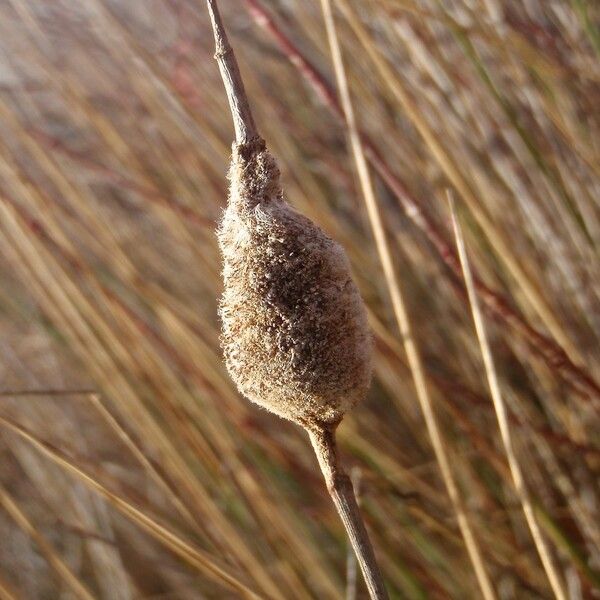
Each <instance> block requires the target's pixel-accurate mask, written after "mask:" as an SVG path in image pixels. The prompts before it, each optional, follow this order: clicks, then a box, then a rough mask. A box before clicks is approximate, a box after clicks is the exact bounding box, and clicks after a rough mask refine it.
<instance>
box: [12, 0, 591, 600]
mask: <svg viewBox="0 0 600 600" xmlns="http://www.w3.org/2000/svg"><path fill="white" fill-rule="evenodd" d="M220 4H221V10H222V12H223V16H224V18H225V19H226V21H227V24H228V29H229V34H230V38H231V41H232V43H233V44H234V45H235V47H236V50H237V55H238V60H239V61H240V63H241V69H242V72H243V75H244V79H245V84H246V89H247V91H248V95H249V96H250V98H251V99H252V106H253V110H254V114H255V117H256V121H257V125H258V127H259V129H260V131H261V133H262V134H263V136H264V137H265V139H266V140H267V142H268V144H269V148H270V149H271V150H272V152H273V154H275V155H276V156H277V157H278V160H279V166H280V168H281V170H282V181H283V185H284V187H285V190H286V194H287V197H288V199H289V201H290V202H291V203H292V204H293V205H294V206H296V207H297V208H298V209H299V210H300V211H302V212H303V213H304V214H306V215H307V216H309V217H310V218H311V219H312V220H314V221H315V222H317V223H319V224H320V225H321V226H322V227H323V228H324V229H325V230H326V231H327V232H328V233H329V234H330V235H331V236H332V237H333V238H335V239H336V240H338V241H339V242H341V243H342V244H343V246H344V247H345V249H346V251H347V253H348V255H349V257H350V259H351V262H352V267H353V270H354V275H355V279H356V281H357V283H358V285H359V287H360V289H361V292H362V294H363V296H364V298H365V300H366V302H367V305H368V310H369V319H370V322H371V326H372V329H373V331H374V336H375V378H374V382H373V385H372V388H371V391H370V393H369V396H368V399H367V400H366V401H365V402H364V403H362V404H361V405H359V406H358V407H357V408H356V409H355V410H354V411H352V412H350V413H349V414H348V415H347V416H346V418H345V419H344V423H343V425H341V426H340V428H339V430H338V439H339V444H340V447H341V450H342V454H343V456H344V458H345V459H346V462H347V466H348V467H352V468H353V473H354V474H355V475H356V477H358V478H359V479H360V490H361V504H362V511H363V514H364V517H365V520H366V522H367V526H368V528H369V530H370V533H371V537H372V540H373V545H374V546H375V548H376V551H377V555H378V559H379V562H380V565H381V568H382V571H383V574H384V577H385V580H386V584H387V587H388V589H389V592H390V595H391V596H392V597H394V598H436V599H437V598H456V599H458V598H461V599H462V598H478V597H480V596H481V591H480V585H479V584H478V577H476V575H475V571H474V568H473V561H472V558H473V557H472V553H470V552H467V550H466V548H465V543H464V541H463V535H464V527H463V526H462V525H461V526H460V527H459V520H458V519H457V514H456V509H457V507H458V509H459V510H461V509H464V516H465V517H466V519H467V521H468V523H469V526H470V528H471V530H472V532H473V534H474V537H475V540H476V544H477V546H478V551H479V552H478V554H479V558H481V560H482V562H483V568H484V570H485V572H486V573H487V575H488V577H489V579H490V581H491V582H492V586H493V590H494V591H493V593H494V594H496V595H497V597H498V598H500V599H505V598H506V599H511V598H515V599H519V600H520V599H529V598H551V597H553V595H554V592H556V589H557V588H556V586H555V585H552V586H551V583H550V581H549V578H548V573H547V571H548V569H547V568H546V569H545V568H544V566H543V564H542V561H541V560H540V557H539V552H538V550H539V544H538V545H537V548H536V544H535V543H534V539H533V537H532V535H531V531H530V527H531V520H530V519H527V520H526V518H525V516H524V513H523V510H522V502H525V504H526V503H527V502H529V505H530V507H531V511H530V514H529V516H530V517H531V516H532V515H533V518H534V521H535V522H536V523H537V524H539V529H540V531H541V536H542V538H543V542H544V543H545V545H546V547H547V548H548V549H549V553H550V556H549V557H548V558H549V559H550V561H551V563H553V565H554V573H555V575H557V576H558V579H559V581H558V586H559V588H562V589H564V590H565V593H566V596H567V597H569V598H573V599H579V598H595V597H598V596H599V595H600V592H599V591H598V590H599V589H600V491H599V486H598V477H599V474H600V425H599V424H600V419H599V416H598V412H599V411H600V385H599V380H600V375H599V373H600V344H599V341H600V340H599V338H600V261H599V260H598V247H599V245H600V202H599V198H600V111H599V110H598V106H600V30H599V25H598V23H599V19H600V14H599V10H598V6H597V4H595V3H594V2H593V1H592V0H530V1H528V2H526V3H523V5H521V3H517V2H512V1H510V0H453V1H452V2H442V1H441V0H440V1H436V0H369V1H366V0H365V1H359V0H334V1H333V2H332V5H333V8H334V17H335V26H336V28H337V35H338V36H339V39H340V43H341V51H342V54H343V57H344V63H345V68H346V70H345V74H344V75H345V76H346V77H347V80H348V86H349V91H350V95H351V102H352V106H353V108H354V112H355V114H356V125H357V127H358V128H359V129H360V132H356V131H355V135H354V136H353V139H354V142H355V143H354V144H353V150H354V153H353V152H351V151H350V149H349V146H348V143H347V140H348V131H349V129H350V131H352V122H350V128H348V126H347V125H346V121H345V120H344V110H343V109H342V104H341V103H340V102H339V101H338V99H337V92H336V85H335V82H336V76H335V74H334V68H333V65H332V62H331V51H330V46H329V44H328V38H327V35H326V30H325V25H324V22H323V15H322V12H321V6H320V3H319V2H317V1H316V0H312V1H310V2H291V1H290V0H278V1H276V2H269V3H267V2H266V1H263V0H237V1H235V2H234V1H233V0H222V1H221V3H220ZM265 11H267V12H265ZM0 50H1V52H0V252H1V255H0V269H1V277H2V285H1V286H0V311H1V312H0V331H1V333H2V338H1V344H2V346H1V354H0V355H1V361H0V392H1V395H0V453H1V460H0V540H1V543H0V598H2V599H4V598H25V599H30V598H31V599H38V598H39V599H46V598H48V599H54V598H62V597H65V598H67V597H76V598H107V599H111V600H112V599H116V600H121V599H130V598H132V599H133V598H147V599H150V598H155V599H157V600H158V599H159V598H160V599H167V598H168V599H171V598H177V599H179V598H182V599H183V598H219V599H221V598H239V597H254V598H257V597H260V598H286V599H287V598H290V599H296V598H297V599H308V598H332V599H333V598H340V597H344V595H345V594H346V593H347V592H348V597H353V589H354V587H355V582H354V577H356V570H355V569H353V568H352V561H351V560H349V561H348V562H349V567H350V568H348V569H347V553H348V549H347V541H346V537H345V533H344V529H343V526H342V525H341V523H340V522H339V520H338V517H337V515H336V514H335V512H334V511H333V510H332V508H331V505H330V502H329V499H328V498H327V494H326V492H325V490H324V488H323V485H322V481H321V478H320V475H319V474H318V471H317V465H316V460H315V458H314V456H313V454H312V450H311V448H310V445H309V443H308V440H307V439H306V437H305V435H303V433H302V432H301V431H299V430H298V429H297V428H296V427H294V426H293V425H292V424H290V423H287V422H284V421H282V420H280V419H278V418H276V417H274V416H273V415H270V414H268V413H266V412H264V411H261V410H260V409H258V408H256V407H254V406H252V405H251V404H250V403H248V402H247V401H245V400H244V399H243V398H241V397H240V396H239V395H238V393H237V392H236V391H235V387H234V385H233V384H232V382H231V381H230V379H229V377H228V376H227V373H226V371H225V368H224V365H223V359H222V355H221V351H220V349H219V344H218V331H219V323H218V320H217V298H218V296H219V294H220V292H221V283H220V268H221V266H220V257H219V253H218V248H217V243H216V236H215V226H216V222H217V220H218V219H219V218H220V216H221V213H222V211H223V209H224V206H225V198H226V188H227V182H226V180H225V177H224V175H225V173H226V170H227V164H228V161H229V153H230V143H231V140H232V137H233V135H232V127H231V117H230V115H229V111H228V109H227V104H226V99H225V94H224V92H223V86H222V83H221V79H220V76H219V72H218V69H217V67H216V65H215V63H214V61H213V59H212V54H213V39H212V34H211V31H210V24H209V21H208V16H207V12H206V7H205V4H204V2H203V1H200V0H144V2H134V1H130V2H127V1H125V0H83V1H82V2H77V3H74V2H67V1H66V0H59V1H55V2H47V1H44V0H0ZM339 75H340V73H339V72H338V79H339ZM346 108H347V106H346ZM357 140H358V147H357V144H356V141H357ZM363 152H364V156H365V158H366V160H367V161H368V163H369V166H370V175H371V178H372V182H371V183H372V187H373V191H374V194H373V198H374V200H375V202H376V205H377V206H376V208H377V210H378V211H379V214H380V217H381V219H380V221H381V223H382V224H383V226H384V228H385V231H384V232H383V238H384V239H383V242H385V245H386V246H387V249H388V250H387V251H388V253H389V256H390V258H391V260H392V262H393V272H392V275H394V274H395V276H396V278H397V280H398V282H399V283H400V285H401V288H402V292H403V293H402V299H403V301H404V304H405V306H404V308H405V312H406V314H407V315H408V319H409V322H408V324H409V327H410V330H411V332H412V336H413V337H412V338H410V339H411V340H412V341H414V342H415V346H416V348H417V349H418V350H417V354H418V357H417V358H418V363H420V364H421V365H422V368H423V378H422V379H423V381H422V383H424V385H425V386H426V390H427V392H426V393H427V394H428V396H429V400H430V402H431V405H432V406H433V408H434V411H435V415H434V416H435V417H437V419H436V422H437V424H438V425H439V431H440V432H441V434H442V436H443V440H444V441H443V446H444V447H443V450H444V452H445V456H446V457H447V459H448V463H449V465H450V467H451V471H452V476H453V478H454V479H455V483H456V487H457V491H458V504H456V502H451V500H450V498H449V496H448V493H447V481H446V480H445V478H444V477H442V474H441V472H440V469H439V466H438V462H437V461H436V455H437V456H438V457H439V452H438V450H439V448H437V447H436V444H435V443H434V444H433V445H432V441H431V437H430V435H429V433H428V426H426V423H425V421H424V418H423V412H422V410H421V405H420V404H419V401H418V400H417V392H416V391H415V386H414V384H413V375H414V373H415V368H414V367H415V363H414V360H409V359H407V355H406V353H405V347H407V344H406V342H407V339H406V336H402V335H401V334H400V332H399V329H398V323H397V317H398V311H397V305H396V302H395V301H394V294H395V292H394V291H393V289H392V290H390V283H391V284H392V288H393V279H394V277H392V279H390V273H389V272H387V273H386V277H384V270H383V269H382V266H381V260H380V259H381V258H382V253H381V244H380V243H378V244H377V245H376V244H375V242H374V237H373V230H372V225H373V219H372V216H373V213H372V208H373V207H371V208H370V209H368V208H367V207H368V202H367V204H365V201H364V200H363V195H364V194H365V191H367V197H368V186H366V187H365V180H364V177H362V178H361V179H360V180H359V178H358V177H357V176H356V169H355V164H354V157H357V156H358V157H360V155H361V153H363ZM358 162H359V164H360V158H359V159H358ZM362 175H363V176H364V172H363V173H362ZM448 188H453V189H454V191H455V197H456V204H457V212H458V216H459V219H460V222H461V224H462V228H463V231H464V236H465V243H466V248H467V252H468V256H469V259H470V263H471V267H472V269H473V272H474V286H473V289H475V290H476V292H477V297H478V300H479V303H480V305H481V308H482V315H483V320H484V321H485V328H486V330H487V338H488V340H489V346H490V349H491V357H490V356H489V355H487V358H486V363H485V366H486V367H487V370H486V368H484V362H483V360H482V353H481V348H480V343H479V342H478V336H477V334H476V330H475V327H474V324H473V316H472V312H471V311H472V303H471V302H470V301H469V296H468V295H467V289H466V288H465V285H464V282H463V277H462V269H461V262H460V261H459V256H458V253H457V250H456V243H455V240H454V233H453V229H452V224H451V219H450V213H449V210H448V204H447V201H446V193H447V189H448ZM367 199H368V198H367ZM380 233H381V232H380ZM381 241H382V240H381V239H380V240H379V242H381ZM384 262H385V261H384ZM473 289H472V290H471V294H470V296H471V299H473V293H472V292H473ZM390 291H391V292H392V295H391V296H390ZM476 314H477V313H476ZM400 325H401V326H402V323H400ZM479 340H480V341H481V342H482V344H483V347H484V348H485V341H484V340H483V341H482V337H481V331H480V336H479ZM408 346H410V344H408ZM413 358H414V357H413ZM490 358H491V359H492V360H491V361H490ZM417 366H418V365H417ZM496 378H497V384H498V385H497V386H496V385H495V379H496ZM417 379H418V377H417ZM488 380H489V381H490V383H491V384H492V386H491V387H492V390H493V397H494V402H495V403H496V404H495V403H494V402H493V401H492V394H491V393H490V387H489V386H488ZM25 391H29V392H31V393H29V394H26V393H24V392H25ZM65 391H70V393H64V392H65ZM61 392H62V393H61ZM421 392H422V390H421ZM419 397H421V395H419ZM498 402H500V405H499V404H498ZM502 403H503V404H505V405H506V409H507V410H506V420H505V422H504V424H505V425H508V433H509V439H508V442H509V444H508V446H507V443H506V442H507V437H506V435H505V434H506V427H504V430H503V435H502V436H501V435H500V429H499V426H498V419H497V412H496V411H495V409H494V407H495V405H496V409H498V407H499V406H501V405H502ZM499 416H500V417H501V416H502V413H501V410H500V412H499ZM500 423H503V421H502V419H500ZM428 425H430V423H428ZM430 430H431V428H430V427H429V431H430ZM507 447H508V448H509V454H510V456H511V457H512V458H511V464H510V465H509V462H508V461H507V455H506V448H507ZM515 459H516V461H517V463H518V468H520V470H521V471H522V474H523V476H524V479H525V483H526V484H527V489H528V493H526V494H525V495H523V494H522V493H519V494H518V493H516V492H515V485H514V480H515V479H514V473H515V471H514V468H513V467H514V466H515V465H514V464H512V462H513V461H514V460H515ZM445 483H446V485H445ZM528 521H529V526H528ZM461 532H462V533H463V535H461ZM538 541H539V540H538ZM470 554H471V560H470V556H469V555H470ZM551 570H552V569H551ZM353 573H354V575H353ZM479 579H481V578H479ZM479 583H480V582H479ZM362 586H363V584H362V582H361V581H360V577H359V581H358V583H357V587H358V591H357V596H358V597H363V596H364V594H365V591H364V588H363V587H362ZM553 588H554V592H553Z"/></svg>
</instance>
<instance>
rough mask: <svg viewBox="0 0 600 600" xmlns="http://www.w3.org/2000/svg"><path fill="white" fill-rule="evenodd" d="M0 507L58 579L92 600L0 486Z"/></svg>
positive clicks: (83, 598)
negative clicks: (25, 535)
mask: <svg viewBox="0 0 600 600" xmlns="http://www.w3.org/2000/svg"><path fill="white" fill-rule="evenodd" d="M0 505H1V506H2V508H4V510H5V511H6V512H7V513H8V514H9V515H10V517H11V519H13V521H14V522H15V523H16V524H17V525H18V526H19V528H20V529H22V530H23V531H24V532H25V533H26V534H27V535H29V536H30V537H31V539H32V540H33V541H34V542H35V543H36V544H37V546H38V548H39V549H40V551H41V553H42V554H43V555H44V558H45V559H46V560H47V561H48V564H49V565H50V566H51V567H52V569H53V570H54V572H55V573H56V575H57V576H58V578H59V579H60V580H61V581H62V582H63V583H64V584H65V585H66V586H67V587H68V588H69V589H70V590H71V592H72V593H73V594H74V595H75V596H76V597H77V598H80V599H81V600H94V595H93V594H92V593H91V592H90V591H89V590H88V589H87V587H86V586H85V585H84V584H83V583H82V582H81V581H79V579H77V577H76V576H75V575H74V573H73V571H71V569H69V567H68V566H67V565H66V564H65V562H64V561H63V560H62V558H60V556H58V554H57V553H56V551H55V550H54V548H53V547H52V545H51V544H50V542H48V540H47V539H46V538H45V537H44V536H43V535H42V534H41V533H40V532H39V531H38V530H37V529H36V528H35V526H34V525H33V524H32V523H31V521H30V520H29V518H28V517H27V515H25V513H24V512H23V511H22V510H21V509H20V508H19V505H18V504H17V502H16V501H15V500H14V499H13V497H12V496H11V495H10V494H9V493H8V491H7V490H5V489H4V488H3V487H2V486H0Z"/></svg>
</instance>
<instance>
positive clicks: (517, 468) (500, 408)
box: [448, 192, 567, 600]
mask: <svg viewBox="0 0 600 600" xmlns="http://www.w3.org/2000/svg"><path fill="white" fill-rule="evenodd" d="M448 201H449V203H450V212H451V213H452V224H453V226H454V235H455V237H456V245H457V247H458V255H459V257H460V262H461V265H462V269H463V273H464V278H465V285H466V287H467V292H468V294H469V303H470V305H471V312H472V314H473V321H474V322H475V330H476V332H477V339H478V341H479V346H480V348H481V355H482V357H483V363H484V366H485V373H486V376H487V380H488V384H489V386H490V393H491V395H492V400H493V402H494V409H495V411H496V417H497V419H498V426H499V428H500V434H501V436H502V443H503V445H504V450H505V452H506V457H507V458H508V465H509V467H510V472H511V475H512V479H513V482H514V485H515V490H516V492H517V496H518V497H519V500H520V502H521V506H522V507H523V512H524V513H525V519H526V520H527V525H528V526H529V529H530V531H531V535H532V537H533V541H534V543H535V547H536V548H537V551H538V554H539V555H540V559H541V561H542V564H543V566H544V569H545V571H546V574H547V576H548V580H549V581H550V585H551V586H552V590H553V592H554V595H555V596H556V597H557V598H558V599H559V600H566V598H567V594H566V592H565V590H564V589H563V584H562V581H561V577H560V575H559V574H558V571H557V568H556V566H555V564H554V560H553V558H552V554H551V552H550V548H549V547H548V544H547V543H546V540H545V539H544V536H543V534H542V531H541V529H540V526H539V524H538V522H537V518H536V515H535V509H534V506H533V504H532V502H531V497H530V495H529V491H528V489H527V485H526V483H525V478H524V477H523V472H522V471H521V465H520V464H519V460H518V458H517V453H516V449H515V447H514V444H513V440H512V435H511V431H510V425H509V422H508V411H507V408H506V405H505V403H504V399H503V398H502V393H501V392H500V384H499V383H498V377H497V374H496V368H495V366H494V359H493V357H492V351H491V348H490V343H489V340H488V337H487V332H486V328H485V323H484V320H483V315H482V313H481V309H480V307H479V300H478V299H477V292H476V291H475V285H474V283H473V274H472V273H471V267H470V264H469V259H468V256H467V250H466V246H465V240H464V237H463V233H462V230H461V227H460V223H459V222H458V219H457V217H456V211H455V207H454V199H453V197H452V194H451V193H450V192H448Z"/></svg>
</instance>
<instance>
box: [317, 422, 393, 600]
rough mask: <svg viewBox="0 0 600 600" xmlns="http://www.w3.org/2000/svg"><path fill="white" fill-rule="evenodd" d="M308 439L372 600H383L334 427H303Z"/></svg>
mask: <svg viewBox="0 0 600 600" xmlns="http://www.w3.org/2000/svg"><path fill="white" fill-rule="evenodd" d="M307 431H308V435H309V437H310V441H311V443H312V445H313V448H314V450H315V454H316V455H317V460H318V461H319V466H320V467H321V471H322V472H323V477H325V483H326V484H327V490H328V491H329V495H330V496H331V499H332V500H333V503H334V504H335V508H336V509H337V511H338V513H339V515H340V518H341V519H342V522H343V523H344V527H345V528H346V532H347V533H348V537H349V538H350V542H351V544H352V547H353V548H354V552H355V553H356V558H357V559H358V564H359V565H360V569H361V571H362V573H363V576H364V578H365V583H366V584H367V589H368V590H369V595H370V597H371V598H372V599H373V600H387V598H388V594H387V591H386V589H385V586H384V583H383V577H382V576H381V572H380V570H379V566H378V564H377V559H376V558H375V552H374V551H373V546H372V545H371V540H370V539H369V534H368V533H367V529H366V527H365V524H364V522H363V519H362V515H361V514H360V510H359V508H358V504H357V502H356V496H355V494H354V487H353V486H352V481H351V480H350V477H348V475H347V474H346V472H345V471H344V469H343V468H342V466H341V464H340V461H339V457H338V452H337V445H336V442H335V427H331V428H330V427H325V426H323V427H318V428H317V427H311V428H307Z"/></svg>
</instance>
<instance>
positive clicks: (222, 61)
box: [206, 0, 259, 144]
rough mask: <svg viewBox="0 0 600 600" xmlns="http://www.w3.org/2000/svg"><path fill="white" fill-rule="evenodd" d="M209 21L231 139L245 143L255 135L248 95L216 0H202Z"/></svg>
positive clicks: (255, 136)
mask: <svg viewBox="0 0 600 600" xmlns="http://www.w3.org/2000/svg"><path fill="white" fill-rule="evenodd" d="M206 3H207V5H208V12H209V14H210V22H211V24H212V28H213V32H214V34H215V59H216V60H217V63H218V65H219V71H221V77H222V79H223V85H224V86H225V91H226V92H227V99H228V100H229V108H230V109H231V116H232V118H233V126H234V128H235V141H236V142H237V143H238V144H245V143H247V142H250V141H251V140H253V139H256V138H257V137H259V135H258V131H257V129H256V124H255V123H254V117H253V116H252V110H251V109H250V103H249V102H248V96H247V95H246V90H245V89H244V82H243V81H242V76H241V74H240V68H239V66H238V63H237V60H236V58H235V53H234V52H233V48H232V47H231V44H230V43H229V39H228V37H227V32H226V31H225V27H224V26H223V21H222V20H221V14H220V13H219V8H218V6H217V1H216V0H206Z"/></svg>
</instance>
